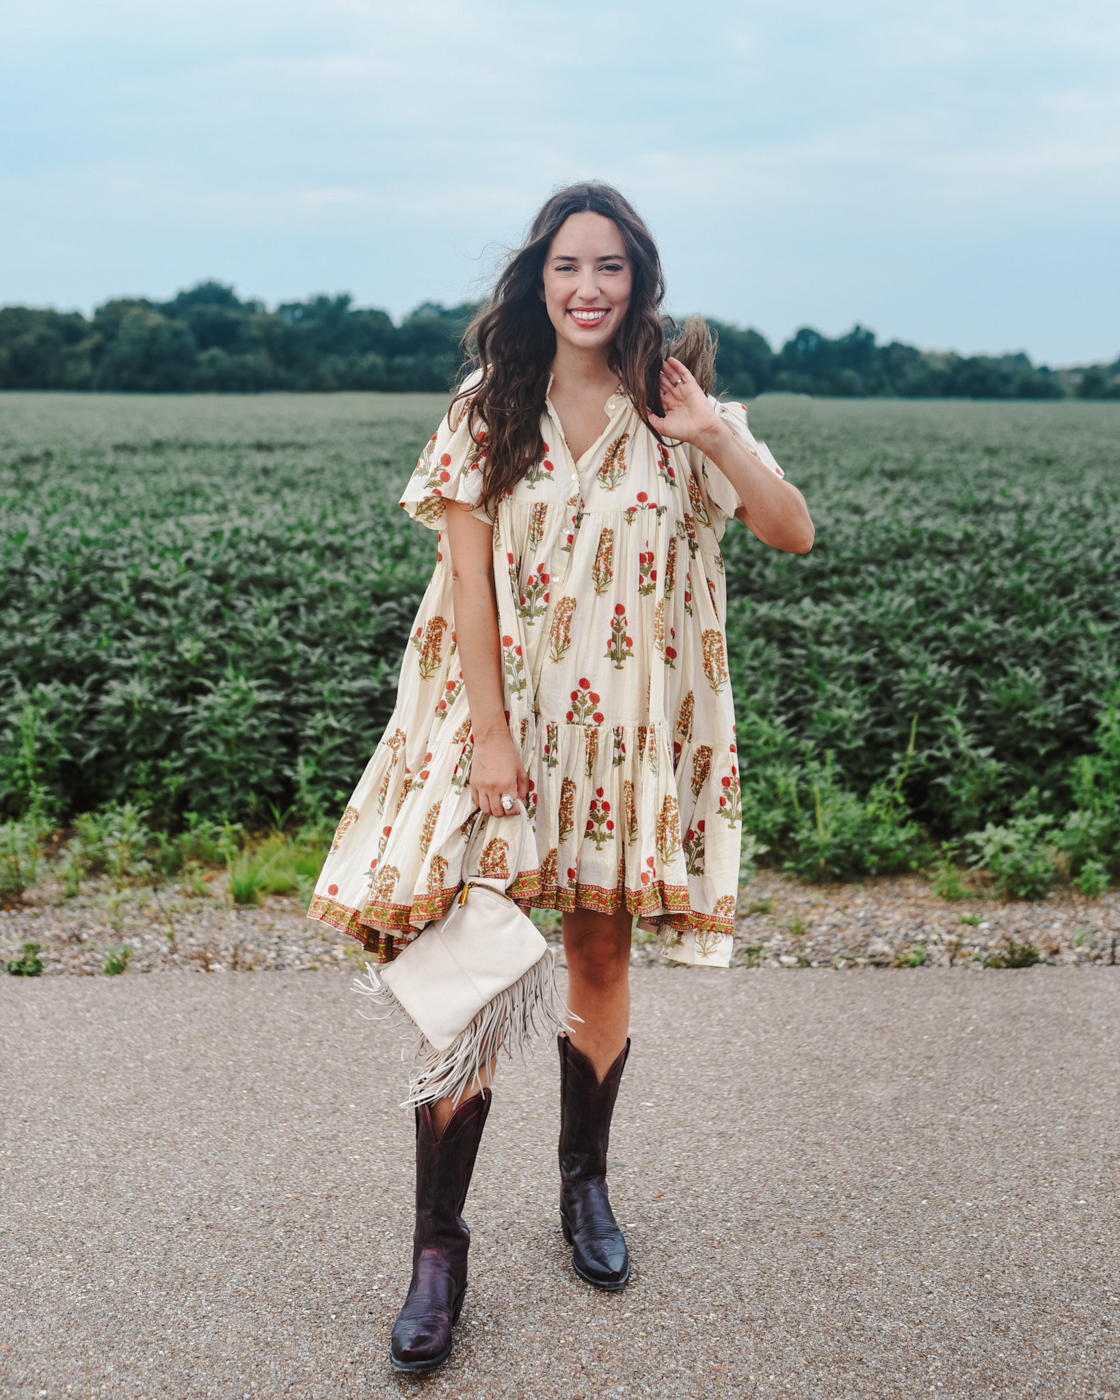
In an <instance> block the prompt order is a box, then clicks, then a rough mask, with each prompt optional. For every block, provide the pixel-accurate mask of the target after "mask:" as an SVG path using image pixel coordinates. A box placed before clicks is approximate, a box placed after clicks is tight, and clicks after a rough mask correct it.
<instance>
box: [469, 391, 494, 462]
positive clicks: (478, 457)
mask: <svg viewBox="0 0 1120 1400" xmlns="http://www.w3.org/2000/svg"><path fill="white" fill-rule="evenodd" d="M468 403H469V400H468ZM489 455H490V434H489V433H488V432H487V431H486V429H485V428H483V430H482V431H481V432H480V433H479V435H478V437H476V438H475V439H474V442H473V443H472V444H471V450H470V452H468V453H467V467H466V469H467V471H468V473H469V472H478V471H481V470H482V464H483V462H485V460H486V458H487V457H489Z"/></svg>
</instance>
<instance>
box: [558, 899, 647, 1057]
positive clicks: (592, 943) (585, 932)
mask: <svg viewBox="0 0 1120 1400" xmlns="http://www.w3.org/2000/svg"><path fill="white" fill-rule="evenodd" d="M633 922H634V921H633V917H632V916H631V915H630V914H628V913H627V912H626V911H625V910H623V911H621V912H619V913H615V914H598V913H596V912H595V911H593V910H590V909H576V910H574V911H573V912H572V913H570V914H565V915H564V918H563V930H564V953H565V955H566V956H567V959H568V1005H569V1007H570V1008H571V1009H572V1011H573V1012H574V1013H575V1014H576V1015H577V1016H578V1017H580V1020H579V1021H573V1022H572V1025H573V1027H574V1029H573V1032H572V1034H571V1036H570V1037H569V1039H570V1040H571V1043H572V1044H573V1045H574V1046H575V1047H576V1049H577V1050H579V1051H580V1052H581V1053H582V1054H584V1055H586V1056H587V1058H588V1059H589V1060H590V1061H591V1063H592V1064H593V1065H594V1067H595V1073H596V1074H597V1075H598V1076H599V1080H600V1082H602V1079H603V1076H604V1075H605V1074H606V1072H607V1070H608V1069H610V1067H611V1065H613V1064H614V1062H615V1060H617V1059H618V1057H619V1055H620V1054H621V1053H622V1048H623V1046H624V1045H625V1044H626V1035H627V1031H628V1030H629V1027H630V930H631V927H632V925H633Z"/></svg>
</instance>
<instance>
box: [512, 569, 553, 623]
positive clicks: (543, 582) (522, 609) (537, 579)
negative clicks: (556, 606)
mask: <svg viewBox="0 0 1120 1400" xmlns="http://www.w3.org/2000/svg"><path fill="white" fill-rule="evenodd" d="M516 596H517V595H516V594H514V597H516ZM517 611H518V612H519V613H520V615H521V616H522V617H523V618H524V619H525V621H526V622H527V623H528V624H529V626H530V627H534V626H536V622H537V618H538V617H543V616H544V615H545V613H546V612H547V611H548V574H547V573H546V571H545V568H544V566H543V565H542V564H538V565H537V566H536V568H535V569H534V570H533V572H532V573H531V574H530V575H529V577H528V578H527V579H526V580H525V587H524V588H523V589H522V592H521V599H520V601H519V602H518V604H517Z"/></svg>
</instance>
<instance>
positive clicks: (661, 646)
mask: <svg viewBox="0 0 1120 1400" xmlns="http://www.w3.org/2000/svg"><path fill="white" fill-rule="evenodd" d="M676 636H677V629H676V628H675V627H670V628H669V636H668V638H666V636H665V599H664V598H659V599H658V600H657V606H656V607H655V608H654V610H653V649H654V651H656V652H657V654H658V656H660V657H661V659H662V661H664V663H665V665H666V666H668V667H669V668H670V670H673V671H675V670H676V669H677V666H676V662H677V649H676V647H675V646H673V642H674V641H675V640H676Z"/></svg>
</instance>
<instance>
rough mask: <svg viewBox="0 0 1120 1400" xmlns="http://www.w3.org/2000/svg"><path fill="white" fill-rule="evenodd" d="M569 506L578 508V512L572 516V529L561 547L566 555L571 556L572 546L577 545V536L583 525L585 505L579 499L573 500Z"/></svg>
mask: <svg viewBox="0 0 1120 1400" xmlns="http://www.w3.org/2000/svg"><path fill="white" fill-rule="evenodd" d="M568 504H569V505H570V506H576V512H575V514H574V515H573V516H572V528H571V529H570V530H569V531H568V532H567V533H566V534H565V536H564V543H563V544H562V545H561V546H560V548H561V550H562V551H563V552H564V553H565V554H571V552H572V545H573V544H574V543H575V538H576V535H577V534H579V527H580V526H581V525H582V524H583V503H582V502H581V501H579V500H578V498H573V499H572V500H570V501H569V502H568Z"/></svg>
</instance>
